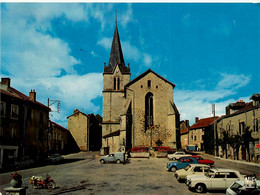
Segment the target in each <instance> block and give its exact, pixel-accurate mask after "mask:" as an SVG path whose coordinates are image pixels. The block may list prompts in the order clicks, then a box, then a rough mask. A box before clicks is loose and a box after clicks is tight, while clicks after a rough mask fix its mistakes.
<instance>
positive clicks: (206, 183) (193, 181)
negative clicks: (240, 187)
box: [186, 169, 244, 193]
mask: <svg viewBox="0 0 260 195" xmlns="http://www.w3.org/2000/svg"><path fill="white" fill-rule="evenodd" d="M211 171H213V172H214V173H213V175H211V176H210V175H208V174H207V175H205V176H201V175H199V176H194V177H191V178H190V179H189V180H187V181H186V184H187V186H188V187H189V189H191V190H192V189H195V190H196V192H198V193H202V192H205V191H207V190H226V189H227V188H228V187H229V186H230V185H231V184H232V183H234V182H235V181H237V180H244V176H242V175H241V174H240V173H239V172H238V171H236V170H232V169H211Z"/></svg>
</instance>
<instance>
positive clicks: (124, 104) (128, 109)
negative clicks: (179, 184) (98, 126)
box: [101, 25, 180, 154]
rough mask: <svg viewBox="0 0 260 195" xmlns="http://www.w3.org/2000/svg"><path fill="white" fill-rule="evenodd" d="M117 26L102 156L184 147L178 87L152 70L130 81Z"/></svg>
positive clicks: (108, 68) (107, 78)
mask: <svg viewBox="0 0 260 195" xmlns="http://www.w3.org/2000/svg"><path fill="white" fill-rule="evenodd" d="M130 75H131V72H130V67H129V65H128V66H126V65H125V62H124V57H123V52H122V48H121V43H120V39H119V34H118V28H117V25H116V27H115V31H114V37H113V41H112V47H111V53H110V58H109V63H108V65H107V66H106V65H105V66H104V72H103V77H104V86H103V87H104V88H103V122H102V138H103V139H102V150H101V153H102V154H107V153H109V152H116V151H125V150H128V149H130V148H132V147H139V146H146V147H155V146H156V145H158V143H159V142H160V143H161V144H162V145H163V146H168V147H172V148H179V147H180V134H179V120H180V118H179V112H178V109H177V107H176V105H175V104H174V101H173V89H174V87H175V85H174V84H173V83H171V82H169V81H168V80H166V79H165V78H163V77H161V76H160V75H158V74H157V73H155V72H154V71H152V70H150V69H149V70H147V71H146V72H144V73H143V74H141V75H139V76H138V77H136V78H135V79H134V80H132V81H130Z"/></svg>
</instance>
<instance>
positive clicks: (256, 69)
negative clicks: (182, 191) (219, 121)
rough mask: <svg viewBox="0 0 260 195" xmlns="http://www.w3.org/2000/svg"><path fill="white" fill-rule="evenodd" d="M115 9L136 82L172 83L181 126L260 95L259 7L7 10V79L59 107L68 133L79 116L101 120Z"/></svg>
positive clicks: (40, 6)
mask: <svg viewBox="0 0 260 195" xmlns="http://www.w3.org/2000/svg"><path fill="white" fill-rule="evenodd" d="M115 10H117V24H118V31H119V36H120V40H121V45H122V49H123V55H124V59H125V63H126V64H128V63H129V64H130V68H131V80H132V79H134V78H135V77H137V76H138V75H140V74H142V73H143V72H145V71H146V70H147V69H152V70H153V71H155V72H156V73H158V74H160V75H161V76H163V77H164V78H166V79H167V80H169V81H170V82H172V83H174V84H175V85H176V87H175V88H174V90H173V96H174V102H175V104H176V106H177V108H178V110H179V112H180V115H181V120H190V125H192V124H193V123H194V118H195V117H199V118H206V117H212V116H213V115H212V104H215V105H216V115H218V116H221V115H223V114H225V107H226V106H227V105H228V104H229V103H234V102H236V101H237V100H244V101H246V102H248V101H250V100H249V98H250V96H251V95H252V94H254V93H260V4H259V3H121V4H118V3H1V53H0V55H1V77H9V78H11V86H12V87H13V88H15V89H17V90H19V91H21V92H22V93H24V94H26V95H29V91H30V90H31V89H35V91H36V93H37V101H39V102H41V103H43V104H45V105H47V100H48V98H50V100H60V102H61V106H60V112H59V113H57V112H51V113H50V119H51V120H53V121H54V122H57V123H59V124H60V125H62V126H64V127H66V128H67V125H68V124H67V123H68V122H67V117H68V116H70V115H71V114H73V110H74V109H79V110H80V111H83V112H85V113H87V114H89V113H94V114H100V115H101V116H102V90H103V74H102V73H103V67H104V63H107V64H108V61H109V55H110V49H111V44H112V38H113V34H114V29H115V18H116V17H115ZM55 106H56V104H54V105H52V110H53V111H55V110H57V109H56V107H55Z"/></svg>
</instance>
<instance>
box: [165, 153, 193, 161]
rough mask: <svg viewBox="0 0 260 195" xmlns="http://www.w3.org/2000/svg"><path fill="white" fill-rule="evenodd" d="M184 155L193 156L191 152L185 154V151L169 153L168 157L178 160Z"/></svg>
mask: <svg viewBox="0 0 260 195" xmlns="http://www.w3.org/2000/svg"><path fill="white" fill-rule="evenodd" d="M184 156H191V155H190V154H185V152H175V153H174V154H168V155H167V158H168V159H170V160H178V159H179V158H181V157H184Z"/></svg>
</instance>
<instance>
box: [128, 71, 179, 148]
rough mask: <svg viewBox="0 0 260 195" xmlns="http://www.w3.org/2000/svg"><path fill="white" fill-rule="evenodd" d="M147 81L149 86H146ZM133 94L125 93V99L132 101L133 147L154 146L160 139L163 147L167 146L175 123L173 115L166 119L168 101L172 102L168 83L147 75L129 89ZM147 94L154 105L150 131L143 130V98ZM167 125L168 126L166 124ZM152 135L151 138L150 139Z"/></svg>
mask: <svg viewBox="0 0 260 195" xmlns="http://www.w3.org/2000/svg"><path fill="white" fill-rule="evenodd" d="M148 80H150V81H151V86H150V87H149V86H148ZM129 88H130V89H131V90H133V91H134V94H133V93H131V92H129V90H128V92H127V97H128V98H132V99H133V97H134V99H133V107H134V112H133V114H134V117H133V120H134V121H133V122H134V128H133V131H134V132H133V136H134V138H133V139H134V141H133V142H134V143H133V145H134V146H151V140H152V146H156V143H155V142H156V141H157V140H158V139H160V140H161V141H162V143H163V145H165V146H169V142H174V141H176V139H175V138H174V131H175V127H174V125H175V122H174V120H175V119H174V115H173V116H172V117H170V120H169V119H168V115H169V114H174V113H169V112H170V111H171V110H172V109H171V108H170V106H171V104H170V101H171V102H172V101H173V87H172V85H170V84H169V83H168V82H166V81H164V80H163V79H161V78H159V77H158V76H156V75H155V74H153V73H148V74H147V75H145V76H144V77H143V78H142V79H140V80H138V81H136V82H135V83H133V84H132V85H130V87H129ZM148 92H151V93H153V102H154V103H153V104H154V112H153V113H154V128H152V130H150V129H147V130H146V129H145V96H146V94H147V93H148ZM168 123H169V124H168ZM151 134H152V138H151Z"/></svg>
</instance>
